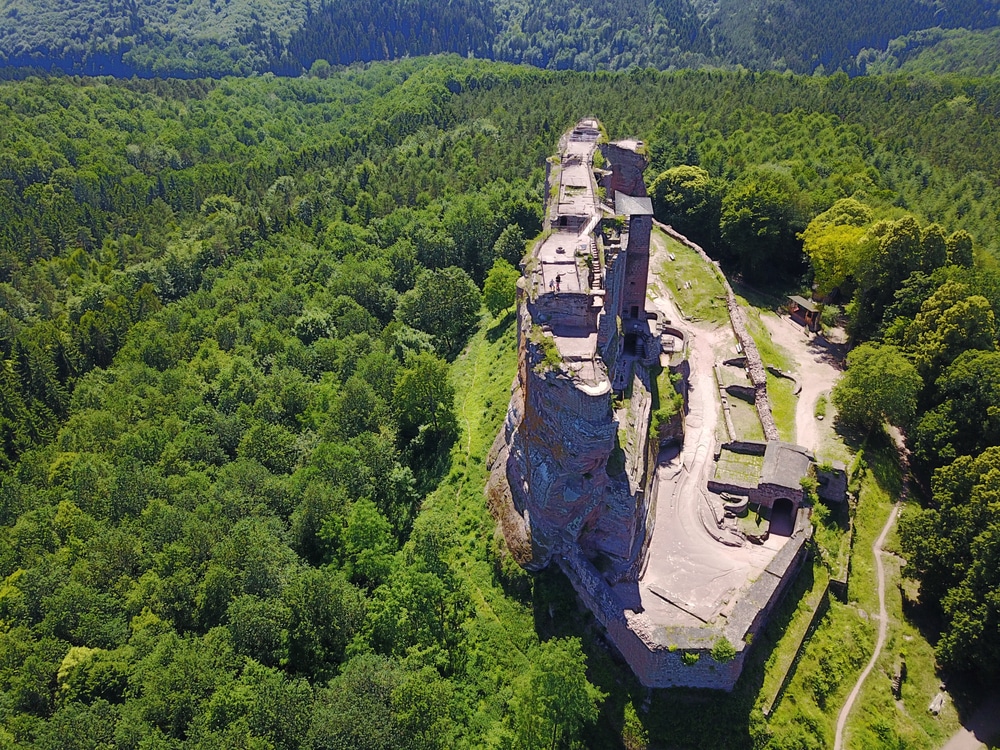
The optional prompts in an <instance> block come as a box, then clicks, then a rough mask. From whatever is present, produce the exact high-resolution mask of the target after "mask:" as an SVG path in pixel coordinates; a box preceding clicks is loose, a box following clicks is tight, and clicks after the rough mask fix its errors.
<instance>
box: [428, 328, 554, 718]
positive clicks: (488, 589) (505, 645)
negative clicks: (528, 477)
mask: <svg viewBox="0 0 1000 750" xmlns="http://www.w3.org/2000/svg"><path fill="white" fill-rule="evenodd" d="M515 320H516V319H515V316H514V313H513V312H510V313H508V314H507V315H506V316H504V317H503V318H502V319H500V320H499V321H490V322H487V323H485V324H484V325H483V326H482V327H481V329H480V331H479V332H478V333H477V334H476V335H475V336H474V337H473V338H472V340H471V341H470V342H469V345H468V347H467V348H466V350H465V352H463V353H462V355H461V356H460V357H459V358H458V359H457V360H456V361H455V363H454V365H453V366H452V369H451V377H452V382H453V383H454V385H455V390H456V393H457V394H458V395H457V397H456V404H455V407H456V412H457V416H458V425H459V437H458V440H457V441H456V444H455V447H454V448H453V449H452V455H451V471H450V472H449V474H448V476H447V477H446V478H445V480H444V481H443V482H442V483H441V484H440V485H439V486H438V488H437V489H436V490H435V491H434V492H433V493H432V494H431V495H429V496H428V497H427V499H426V500H425V501H424V504H423V506H422V508H421V511H420V513H421V516H426V517H427V518H424V519H422V520H424V521H429V522H430V524H431V525H433V526H435V527H437V528H440V529H442V530H443V531H444V532H445V533H447V534H450V535H452V536H453V543H452V544H451V546H450V550H449V562H450V564H451V566H452V568H453V570H454V571H455V572H456V575H458V576H459V577H460V578H461V580H462V581H463V584H464V589H465V591H466V592H467V594H468V596H469V600H470V605H471V606H472V607H473V608H474V610H475V612H476V617H475V618H474V619H472V620H470V621H469V622H470V627H471V628H472V629H474V630H475V631H476V635H477V641H478V642H479V643H480V644H482V645H481V647H482V648H488V649H489V650H490V652H492V658H493V659H494V664H495V665H496V670H495V671H496V672H498V673H508V674H517V673H518V672H519V671H520V670H523V669H524V667H525V666H526V663H527V662H526V657H525V655H524V654H525V652H526V650H527V649H528V648H530V647H531V645H532V644H533V643H537V641H538V636H537V635H536V633H535V628H534V626H533V612H532V607H531V601H530V591H531V579H530V577H529V576H528V575H527V574H526V573H524V572H523V571H521V570H520V569H519V568H517V566H516V565H509V566H506V567H505V568H504V572H505V579H506V580H505V583H506V585H507V588H508V590H510V591H514V592H515V594H514V595H509V594H508V593H507V592H505V590H504V588H503V586H501V584H500V581H499V580H498V575H497V572H496V570H497V567H498V565H497V559H496V554H495V551H494V550H493V549H492V548H491V545H492V541H493V539H494V529H495V523H494V521H493V519H492V517H491V516H490V513H489V510H488V509H487V507H486V502H485V499H484V496H483V488H484V487H485V484H486V479H487V472H486V466H485V459H486V455H487V453H488V452H489V448H490V445H491V444H492V442H493V439H494V438H495V437H496V434H497V431H498V430H499V429H500V425H501V424H502V422H503V419H504V415H505V414H506V411H507V404H508V401H509V399H510V384H511V380H512V379H513V377H514V372H515V369H516V365H517V346H516V340H515ZM505 685H507V686H508V687H507V688H505V687H504V686H503V685H501V686H498V691H497V694H496V695H494V696H492V697H491V699H490V700H489V701H485V702H483V704H482V705H481V706H480V712H481V713H482V714H483V718H482V719H481V721H483V722H485V723H489V722H491V721H493V720H495V717H497V716H502V713H503V711H504V710H505V706H506V699H507V698H508V697H509V696H508V695H504V694H503V691H504V689H508V688H509V683H505Z"/></svg>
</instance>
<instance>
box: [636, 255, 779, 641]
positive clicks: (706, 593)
mask: <svg viewBox="0 0 1000 750" xmlns="http://www.w3.org/2000/svg"><path fill="white" fill-rule="evenodd" d="M654 248H655V249H654V253H653V256H652V258H651V259H650V268H651V273H650V285H651V287H652V289H653V292H654V294H653V295H651V297H652V300H651V302H650V305H651V306H652V307H654V308H655V309H656V310H657V311H658V312H660V313H661V314H662V315H664V316H665V317H666V318H668V319H670V320H671V321H673V323H674V324H675V325H677V326H678V327H679V328H682V329H683V330H684V331H685V333H686V335H687V336H688V345H689V349H688V363H689V365H690V378H689V384H690V388H689V391H688V412H687V415H686V419H685V436H684V445H683V448H682V449H681V451H680V453H679V454H672V455H670V454H668V455H666V456H663V457H662V458H661V461H660V464H659V466H658V467H657V475H656V484H655V487H654V490H653V492H654V493H655V495H656V498H657V499H656V514H655V527H654V532H653V538H652V540H651V542H650V550H651V552H652V554H650V557H649V562H648V564H647V567H646V570H645V571H644V573H643V575H642V579H641V582H640V586H639V591H638V594H639V596H640V598H641V603H642V607H643V609H644V610H645V611H646V612H647V613H648V615H649V616H650V618H651V619H652V620H653V621H654V622H656V623H657V624H671V625H689V626H692V625H693V626H697V625H699V624H700V623H701V622H705V621H709V620H712V619H713V618H714V617H715V615H717V614H718V613H719V611H720V610H722V609H723V608H724V607H725V606H726V605H727V604H732V603H734V601H735V599H734V596H735V595H736V593H737V592H738V591H739V590H740V589H742V588H743V587H744V586H745V585H746V584H747V582H748V581H750V580H752V579H754V578H756V576H758V575H760V573H761V571H763V569H764V568H765V567H766V566H767V564H768V563H769V562H770V561H771V560H772V559H773V557H774V555H775V554H776V553H777V551H778V550H779V549H781V547H782V546H783V545H784V544H785V542H786V541H787V539H786V538H785V537H780V536H772V537H771V539H769V540H768V542H767V543H766V544H764V545H750V544H746V545H744V546H742V547H729V546H726V545H724V544H721V543H720V542H719V541H717V540H716V539H715V538H713V537H712V536H711V535H710V534H709V532H708V531H707V529H706V528H705V525H704V522H703V520H702V518H701V516H700V513H702V512H703V507H702V506H705V507H707V500H706V499H705V497H704V493H705V491H706V489H705V487H706V484H707V481H708V478H709V473H710V471H711V468H712V454H713V451H714V447H715V439H716V424H717V422H718V420H719V419H720V418H721V413H720V412H721V404H720V401H719V389H718V387H717V385H716V382H715V376H714V374H713V367H714V365H715V362H716V361H718V360H720V359H724V358H726V357H731V356H735V354H736V339H735V336H734V335H733V332H732V329H731V328H730V327H729V326H713V325H711V324H707V323H701V324H692V323H686V322H683V321H682V319H681V316H680V314H679V313H678V311H677V309H676V307H675V306H674V305H673V303H672V302H671V300H670V297H669V294H668V292H667V290H666V289H665V288H664V286H663V284H662V283H661V281H660V279H659V277H658V276H656V274H655V273H653V272H652V271H653V270H654V269H656V268H658V267H659V265H660V264H662V263H663V256H662V254H661V252H659V251H661V250H662V248H660V247H657V246H655V245H654Z"/></svg>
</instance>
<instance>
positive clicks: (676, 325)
mask: <svg viewBox="0 0 1000 750" xmlns="http://www.w3.org/2000/svg"><path fill="white" fill-rule="evenodd" d="M604 140H605V139H603V138H602V136H601V127H600V124H599V123H598V122H597V121H596V120H593V119H588V120H582V121H580V122H579V123H577V125H576V126H575V127H574V128H573V129H572V130H570V131H569V132H568V133H566V134H565V135H564V136H563V138H562V139H561V141H560V145H559V155H558V156H557V157H553V158H552V159H550V160H549V162H548V164H547V175H546V196H547V200H546V216H545V230H544V232H543V234H542V237H541V238H540V239H539V241H538V242H536V244H535V245H534V247H533V249H532V250H531V251H530V252H529V254H528V256H527V257H526V258H525V260H524V261H523V263H522V270H523V276H522V278H521V279H520V280H519V282H518V294H517V297H518V302H517V316H518V318H517V322H518V371H517V376H516V378H515V381H514V384H513V387H512V393H511V401H510V406H509V408H508V412H507V418H506V421H505V423H504V426H503V428H502V430H501V432H500V434H499V435H498V436H497V440H496V442H495V443H494V446H493V449H492V450H491V453H490V456H489V462H488V463H489V468H490V480H489V483H488V485H487V488H486V492H487V496H488V500H489V504H490V508H491V510H492V512H493V513H494V515H495V516H496V517H497V519H498V521H499V523H500V525H501V528H502V530H503V533H504V537H505V539H506V542H507V546H508V549H509V550H510V552H511V554H512V555H513V556H514V557H515V559H516V560H517V562H518V563H520V564H521V565H522V566H524V567H525V568H527V569H529V570H540V569H542V568H544V567H546V566H547V565H549V564H550V563H552V562H555V563H556V564H558V565H559V566H560V568H561V569H562V570H563V571H564V572H565V574H566V575H567V577H568V578H569V580H570V581H571V582H572V584H573V586H574V588H575V589H576V591H577V593H578V595H579V596H580V598H581V600H582V601H583V602H584V603H585V604H586V606H587V607H588V608H589V609H590V610H591V611H592V612H593V614H594V615H595V617H596V618H597V620H598V621H599V622H600V623H601V624H602V625H603V626H604V628H605V629H606V630H607V633H608V636H609V637H610V639H611V641H612V642H613V643H614V644H615V646H616V647H617V648H618V650H619V651H620V652H621V654H622V656H623V657H624V658H625V659H626V661H627V662H628V663H629V665H630V666H631V668H632V669H633V671H634V672H635V673H636V675H637V676H638V678H639V679H640V681H641V682H642V683H643V684H644V685H647V686H649V687H675V686H689V687H708V688H717V689H723V690H731V689H732V687H733V686H734V684H735V683H736V680H737V679H738V677H739V675H740V672H741V670H742V667H743V662H744V659H745V657H746V654H747V652H748V648H749V646H750V644H751V642H752V640H753V635H754V634H755V633H757V632H758V631H759V630H760V629H761V628H762V627H763V626H764V624H765V622H766V619H767V616H768V614H769V612H770V611H771V609H772V608H773V606H774V604H775V603H776V602H777V600H778V599H779V597H780V595H781V593H782V592H783V590H784V589H785V587H786V585H787V583H788V581H789V580H790V579H791V577H792V575H793V574H794V572H795V571H796V570H797V568H798V566H799V565H800V563H801V561H802V560H803V558H804V555H805V545H804V543H805V540H806V539H807V538H808V535H809V533H810V531H811V526H810V525H809V522H808V509H806V508H804V507H803V497H802V492H801V487H800V486H799V483H800V480H801V477H802V476H803V475H804V472H806V471H808V468H809V465H810V462H811V461H812V457H811V455H810V454H808V453H807V452H805V451H804V449H800V448H798V446H790V445H788V444H785V443H778V442H777V441H776V440H772V439H770V438H776V430H774V428H773V420H771V423H770V425H769V427H770V429H766V430H765V435H767V436H768V438H769V440H768V441H767V442H766V443H762V444H760V445H761V447H760V448H759V449H758V448H752V447H751V448H748V449H746V450H748V451H749V452H750V453H759V454H760V456H762V457H763V456H764V454H765V452H766V453H767V459H766V461H765V460H764V459H763V458H762V460H761V469H762V470H763V468H764V465H765V464H766V467H767V474H766V476H763V479H764V480H766V481H760V478H758V481H756V482H749V483H747V482H745V481H744V482H742V483H740V482H729V483H726V482H725V481H721V482H720V479H719V477H718V476H716V474H717V466H718V461H719V458H720V455H721V452H722V450H723V448H722V446H721V443H720V442H719V441H717V440H716V439H715V435H716V428H717V426H719V425H720V424H721V422H720V420H721V419H722V418H721V417H719V414H720V413H721V412H722V409H721V408H720V403H719V399H720V389H719V383H718V381H717V380H716V379H715V376H714V375H713V368H715V367H716V365H717V359H716V353H715V352H713V349H712V346H711V342H710V341H708V339H707V338H705V337H703V336H702V335H701V333H700V330H695V329H693V328H691V327H690V326H685V325H684V324H683V323H681V322H680V321H679V320H676V321H675V319H676V318H677V314H676V311H671V310H670V308H669V303H668V302H667V301H665V299H662V298H657V295H655V293H654V292H653V290H652V287H651V282H652V279H653V278H654V277H651V275H650V254H651V236H652V230H653V215H652V214H653V212H652V206H651V202H650V199H649V197H647V195H646V188H645V183H644V181H643V171H644V169H645V168H646V166H647V159H646V157H645V155H644V150H643V145H642V143H641V142H638V141H619V142H615V143H607V142H604ZM682 239H683V238H682ZM685 241H686V240H685ZM654 301H655V304H654V303H653V302H654ZM733 304H734V303H733V302H732V301H731V305H730V310H731V312H732V310H733ZM735 317H738V315H737V316H735ZM738 328H739V326H738V324H737V323H736V322H734V325H733V329H734V330H736V332H737V335H739V333H740V332H739V331H738V330H737V329H738ZM744 333H745V332H744ZM747 338H748V337H747ZM750 346H752V343H750ZM743 349H744V347H743V344H739V345H736V346H735V351H736V352H737V353H739V352H741V351H743ZM750 354H751V352H745V353H744V356H746V355H750ZM752 354H753V355H756V352H755V351H754V352H752ZM756 361H757V362H758V363H759V357H757V359H756ZM669 374H672V375H673V378H672V379H671V378H670V377H669ZM674 382H677V383H679V387H678V390H679V391H680V392H681V393H682V395H683V396H684V399H683V402H684V407H683V409H681V410H680V412H679V413H677V414H675V415H673V416H672V418H671V419H670V420H668V421H667V422H666V423H659V422H660V420H657V423H654V419H653V414H654V411H655V410H656V409H657V406H658V404H659V402H660V401H661V400H662V399H666V398H667V396H668V395H669V394H667V393H660V391H661V390H666V389H667V388H673V385H672V383H674ZM750 390H751V393H754V390H753V389H752V388H751V389H750ZM757 390H758V391H759V390H761V389H760V388H758V389H757ZM661 397H662V399H661ZM721 398H722V399H723V401H724V399H725V393H724V392H723V393H722V394H721ZM757 398H758V400H759V398H760V395H759V393H758V394H757ZM764 401H765V404H766V394H765V395H764ZM761 412H762V413H763V412H766V418H767V419H770V412H769V410H767V409H766V406H765V408H762V409H761ZM772 444H773V445H772ZM726 449H728V450H740V445H738V444H737V443H735V442H733V441H732V440H730V441H729V443H728V444H727V445H726ZM723 479H725V478H723ZM712 482H714V484H712ZM743 490H746V491H743ZM751 491H752V492H754V493H756V501H757V503H758V510H761V509H764V511H765V512H771V511H774V512H779V509H780V513H782V514H783V515H785V516H786V517H787V522H786V523H784V525H783V528H780V529H779V528H778V526H779V525H776V526H774V527H773V530H774V533H773V534H770V535H769V534H767V533H764V534H762V535H760V537H754V536H753V535H752V534H747V533H746V532H745V531H743V530H741V529H740V527H739V524H738V523H737V522H736V521H738V518H737V516H738V514H739V513H740V512H743V514H744V515H745V511H746V503H747V502H748V501H749V497H748V496H749V494H750V492H751ZM740 492H742V494H739V493H740ZM779 532H780V533H779ZM713 655H714V656H713Z"/></svg>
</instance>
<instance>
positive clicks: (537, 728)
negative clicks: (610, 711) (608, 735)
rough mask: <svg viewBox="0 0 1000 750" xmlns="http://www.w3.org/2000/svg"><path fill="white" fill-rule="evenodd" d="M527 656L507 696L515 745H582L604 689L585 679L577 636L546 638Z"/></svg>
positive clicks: (525, 749) (533, 749)
mask: <svg viewBox="0 0 1000 750" xmlns="http://www.w3.org/2000/svg"><path fill="white" fill-rule="evenodd" d="M528 662H529V663H528V668H527V670H526V671H525V672H524V673H523V674H522V675H521V676H520V677H519V678H518V679H517V681H516V682H515V684H514V695H513V697H512V698H511V701H510V709H511V714H510V718H511V727H512V729H513V732H514V738H515V740H514V746H515V747H516V748H518V749H519V750H537V749H538V748H572V747H583V746H584V745H585V742H584V741H583V737H582V734H581V733H582V732H583V730H584V729H585V728H586V727H587V726H588V725H590V724H592V723H594V721H596V719H597V713H598V708H599V707H600V705H601V702H602V701H603V700H604V698H605V695H604V694H603V693H602V692H601V691H600V690H598V689H597V688H596V687H594V686H593V685H591V684H590V683H589V682H588V681H587V664H586V657H585V656H584V654H583V650H582V649H581V647H580V640H579V639H578V638H565V639H553V640H550V641H546V642H544V643H542V644H540V645H539V646H538V647H537V648H535V649H534V650H533V651H532V652H531V653H530V654H529V658H528Z"/></svg>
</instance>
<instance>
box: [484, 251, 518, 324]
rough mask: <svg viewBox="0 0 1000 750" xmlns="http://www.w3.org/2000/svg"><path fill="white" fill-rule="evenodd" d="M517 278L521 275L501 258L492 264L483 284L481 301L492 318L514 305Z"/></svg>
mask: <svg viewBox="0 0 1000 750" xmlns="http://www.w3.org/2000/svg"><path fill="white" fill-rule="evenodd" d="M519 278H521V274H520V273H518V271H517V269H516V268H514V266H512V265H511V264H510V263H508V262H507V261H505V260H504V259H503V258H498V259H497V260H495V261H494V262H493V268H491V269H490V272H489V273H488V274H487V275H486V282H485V283H484V284H483V301H484V302H485V303H486V309H487V310H489V311H490V315H492V316H493V317H494V318H495V317H496V316H498V315H499V314H500V313H501V312H503V311H504V310H506V309H507V308H508V307H510V306H511V305H513V304H514V299H515V297H516V292H517V288H516V287H517V280H518V279H519Z"/></svg>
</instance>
